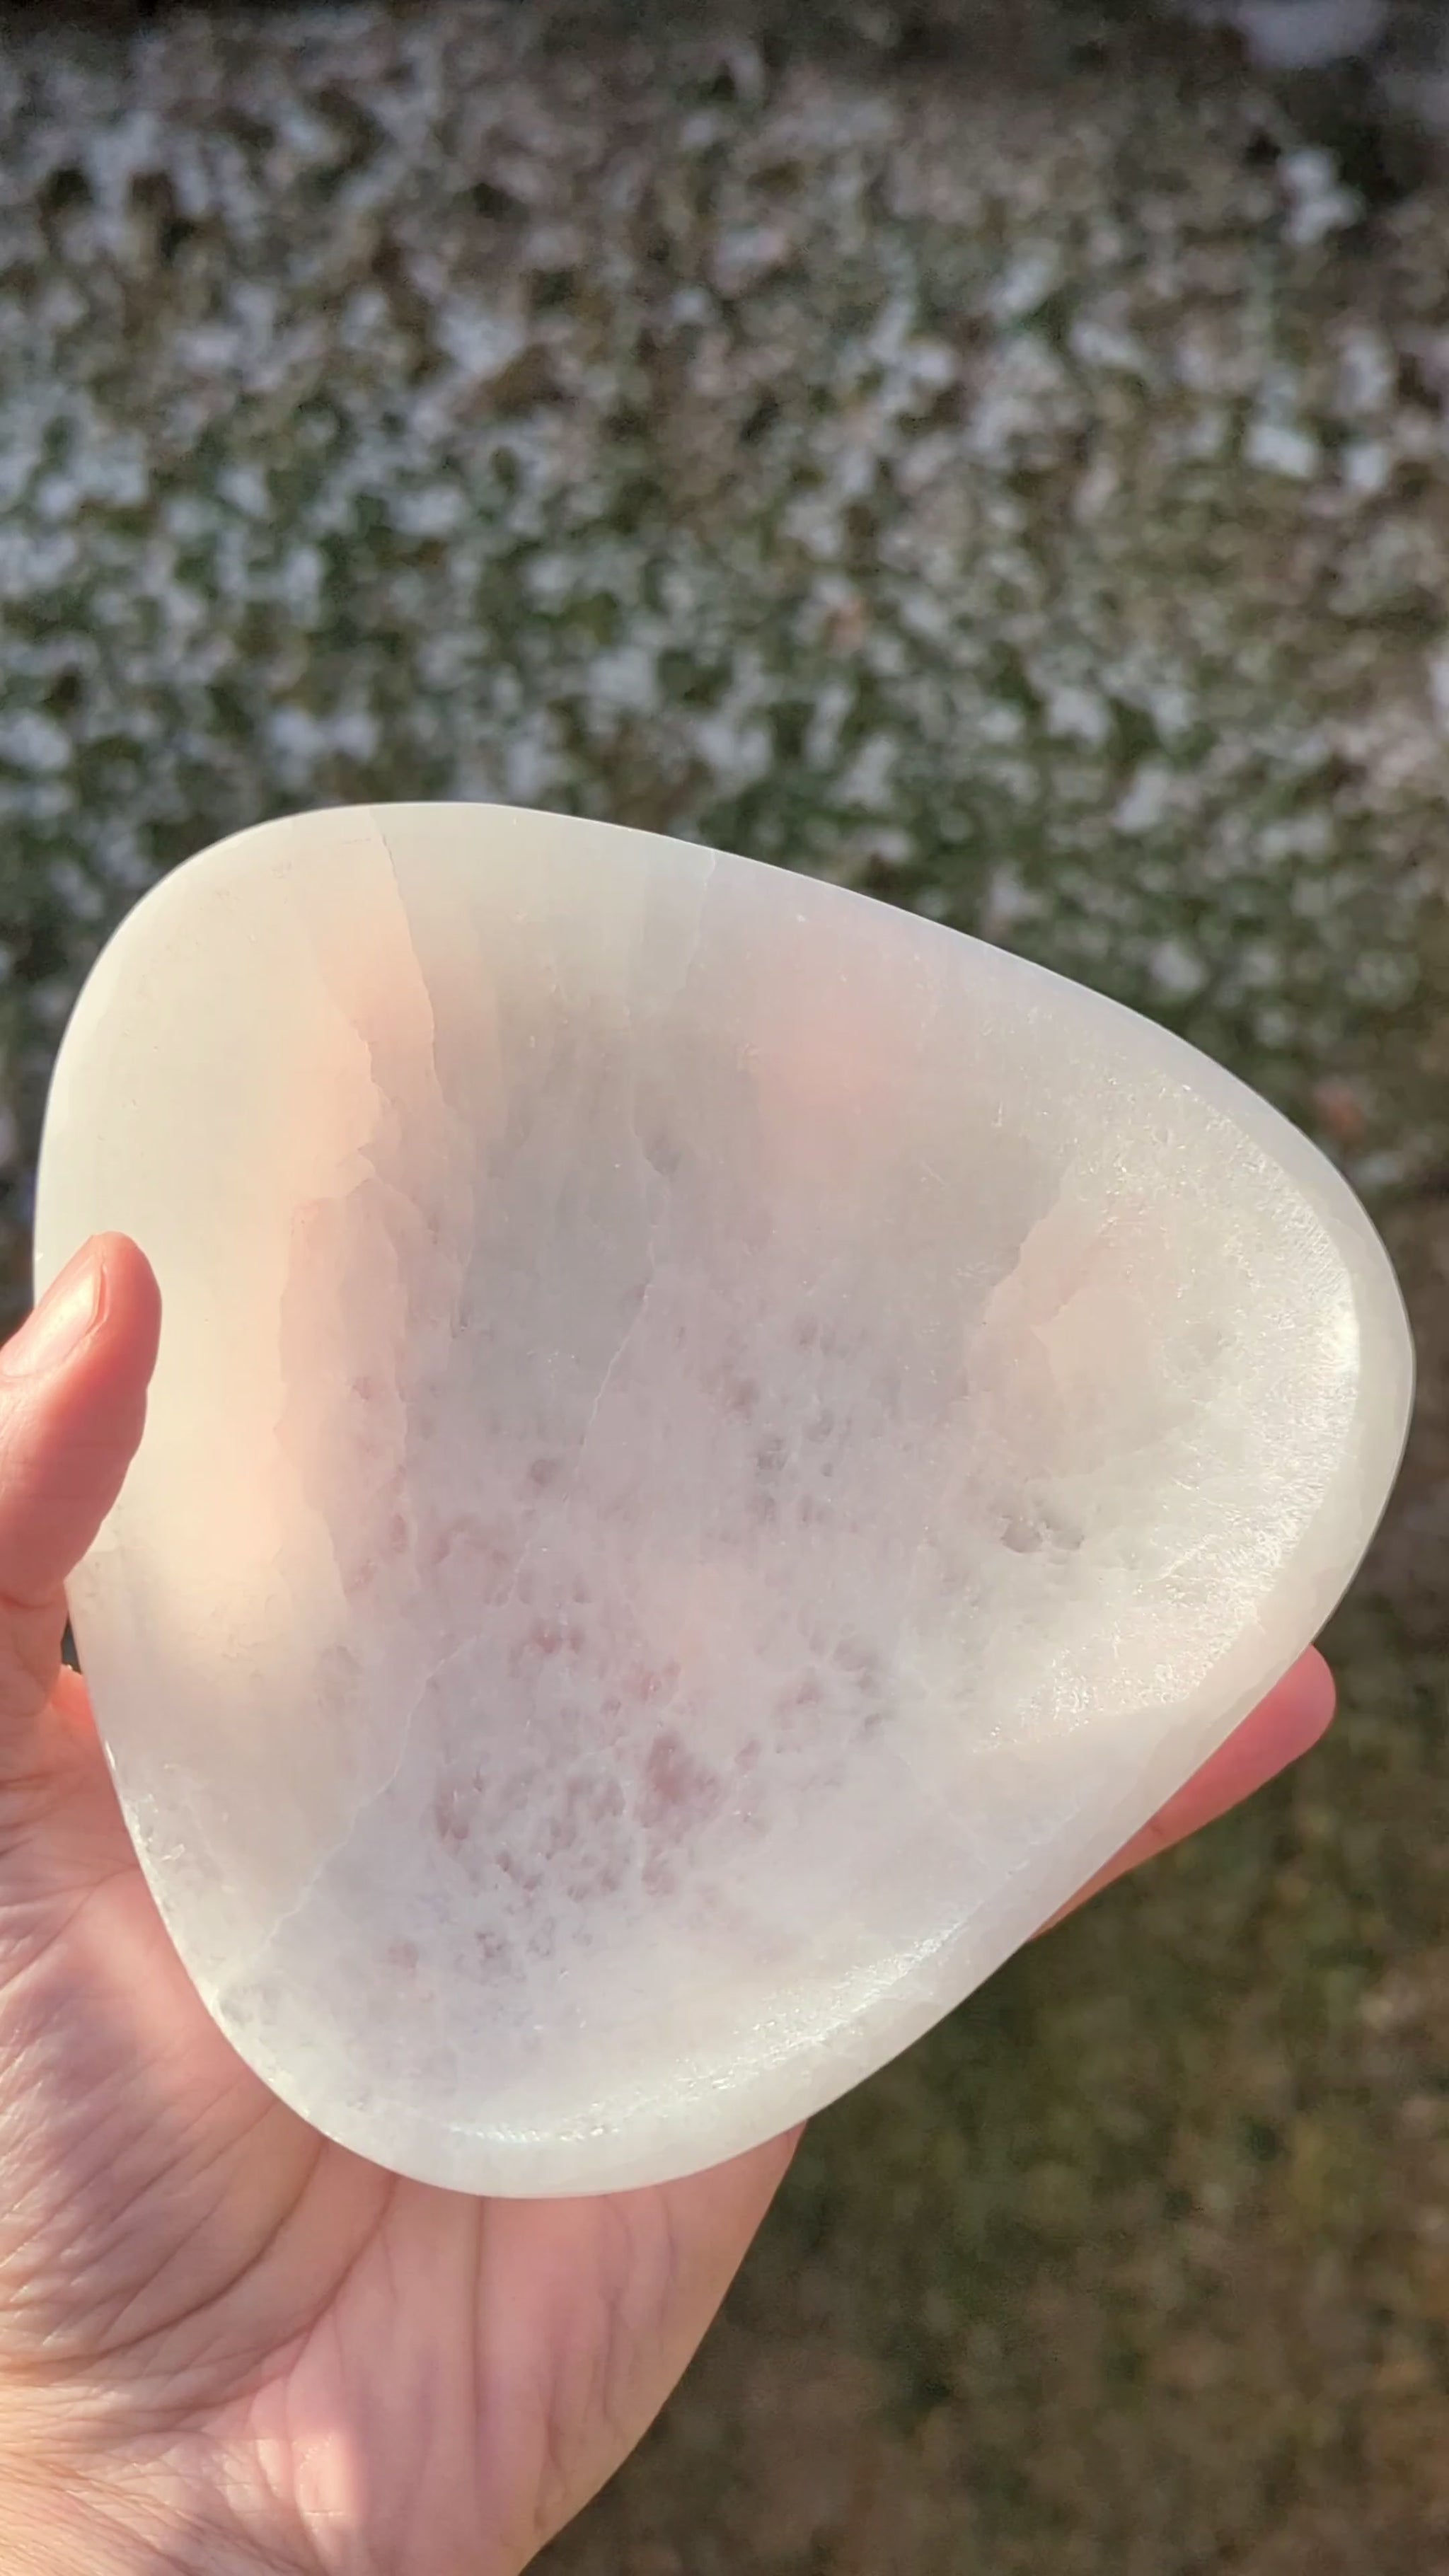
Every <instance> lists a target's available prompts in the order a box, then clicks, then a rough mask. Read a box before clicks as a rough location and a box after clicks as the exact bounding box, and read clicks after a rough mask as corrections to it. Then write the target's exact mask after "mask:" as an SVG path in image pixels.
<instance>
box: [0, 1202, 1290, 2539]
mask: <svg viewBox="0 0 1449 2576" xmlns="http://www.w3.org/2000/svg"><path fill="white" fill-rule="evenodd" d="M92 1292H94V1293H93V1294H92ZM67 1325H68V1327H69V1335H68V1336H67V1331H66V1330H65V1329H64V1328H65V1327H66V1326H67ZM159 1331H160V1304H159V1298H158V1294H157V1290H156V1285H155V1281H154V1279H153V1277H152V1275H151V1272H150V1270H149V1268H148V1266H147V1264H146V1261H145V1260H144V1258H143V1256H142V1255H141V1253H140V1252H139V1251H138V1250H137V1248H136V1247H135V1245H134V1244H132V1243H130V1242H128V1241H127V1240H126V1239H125V1238H124V1237H122V1236H119V1235H107V1236H100V1237H97V1238H96V1239H95V1240H94V1241H93V1242H92V1243H91V1244H90V1245H88V1246H86V1247H85V1248H84V1249H83V1250H82V1252H81V1253H79V1254H78V1255H77V1256H76V1260H75V1261H74V1262H73V1263H72V1264H71V1266H70V1269H69V1270H68V1271H66V1272H65V1273H63V1274H62V1277H61V1278H60V1279H59V1280H58V1281H57V1282H56V1283H55V1286H54V1287H53V1288H52V1290H51V1292H50V1294H49V1296H48V1297H47V1299H46V1300H45V1301H44V1303H43V1305H42V1306H41V1308H40V1309H38V1310H37V1313H36V1315H34V1316H32V1317H31V1318H30V1320H29V1322H28V1324H27V1325H26V1326H25V1327H23V1328H22V1330H21V1333H20V1334H19V1335H17V1336H16V1338H15V1340H14V1341H12V1342H11V1343H10V1344H8V1345H7V1346H6V1347H5V1349H4V1351H3V1352H0V2531H3V2532H4V2534H5V2539H6V2552H5V2566H6V2569H7V2571H8V2576H72V2571H74V2576H130V2571H133V2570H147V2571H152V2570H167V2571H176V2576H231V2571H233V2570H235V2571H242V2570H251V2569H258V2568H261V2569H274V2570H279V2571H280V2570H285V2571H293V2570H299V2571H326V2576H512V2571H514V2570H517V2569H519V2568H521V2567H522V2566H523V2565H525V2564H526V2562H527V2561H528V2560H529V2559H530V2558H531V2557H532V2556H533V2555H534V2553H535V2552H536V2551H537V2550H538V2549H539V2548H540V2547H541V2546H542V2545H543V2543H544V2542H545V2541H546V2540H547V2539H548V2538H549V2536H550V2535H551V2534H552V2533H553V2532H555V2531H556V2530H557V2529H558V2528H559V2527H560V2525H561V2524H563V2523H564V2522H566V2521H567V2520H568V2519H569V2517H570V2516H571V2515H573V2514H575V2513H577V2512H578V2510H579V2509H580V2507H581V2506H582V2505H583V2504H585V2503H586V2502H587V2500H588V2498H589V2497H590V2496H591V2495H593V2494H594V2493H595V2491H596V2490H597V2489H598V2487H599V2486H600V2485H601V2484H602V2483H603V2481H604V2480H605V2479H606V2478H607V2477H608V2476H609V2475H610V2474H611V2472H612V2471H613V2470H614V2469H615V2468H616V2467H617V2465H618V2464H619V2462H620V2461H621V2460H622V2459H623V2458H624V2457H625V2456H626V2454H627V2453H628V2451H629V2450H630V2449H631V2448H632V2447H633V2445H634V2444H635V2443H636V2442H637V2441H638V2439H639V2437H640V2435H641V2434H642V2433H643V2432H644V2430H645V2428H646V2426H647V2425H648V2423H649V2422H650V2420H651V2418H652V2417H653V2416H654V2414H655V2413H656V2412H657V2410H658V2408H659V2407H660V2406H661V2405H662V2404H663V2402H664V2400H665V2398H666V2397H667V2395H668V2393H669V2391H670V2389H671V2388H672V2387H673V2385H674V2383H675V2381H676V2380H677V2378H678V2377H679V2374H680V2372H681V2371H682V2370H683V2368H684V2366H685V2364H686V2362H687V2361H688V2359H689V2357H690V2355H691V2353H692V2352H693V2351H694V2349H695V2346H696V2345H697V2344H698V2342H699V2340H700V2337H701V2336H702V2335H703V2333H704V2331H705V2329H706V2327H707V2326H708V2324H709V2322H710V2319H711V2318H712V2316H713V2315H714V2312H715V2310H716V2308H717V2306H718V2304H719V2301H720V2299H721V2297H722V2296H723V2294H724V2291H725V2289H726V2286H727V2285H728V2283H729V2281H730V2278H731V2276H732V2275H733V2273H734V2271H735V2269H736V2267H737V2266H738V2264H739V2262H740V2260H741V2257H742V2256H743V2254H744V2252H745V2250H746V2247H747V2246H748V2245H749V2242H750V2239H751V2237H752V2236H753V2234H754V2232H755V2230H756V2228H757V2227H758V2226H759V2223H760V2221H761V2219H762V2218H763V2216H764V2214H765V2211H766V2209H767V2208H768V2206H769V2204H770V2201H771V2199H772V2197H773V2195H774V2192H775V2190H776V2188H777V2186H778V2184H779V2182H780V2180H781V2177H782V2176H783V2174H784V2172H785V2170H786V2167H787V2166H788V2164H789V2162H790V2158H791V2155H792V2153H793V2152H794V2148H795V2145H796V2143H797V2140H796V2138H794V2137H790V2138H784V2139H780V2140H778V2141H777V2142H776V2143H774V2144H773V2145H770V2146H766V2147H761V2148H759V2149H757V2150H756V2151H755V2152H754V2153H753V2154H751V2155H748V2156H743V2157H741V2158H739V2159H738V2160H737V2161H735V2162H734V2163H731V2164H728V2165H724V2166H721V2167H719V2168H717V2169H716V2170H715V2171H713V2172H711V2173H705V2174H700V2175H697V2176H695V2177H693V2178H692V2179H691V2180H689V2181H685V2182H678V2183H673V2184H670V2185H668V2186H666V2187H663V2188H660V2189H657V2190H651V2191H640V2192H632V2193H626V2194H622V2195H618V2196H615V2197H613V2198H605V2199H595V2200H574V2201H542V2202H522V2201H504V2202H487V2201H476V2200H470V2199H467V2198H464V2197H462V2196H460V2195H457V2194H452V2193H446V2192H440V2191H434V2190H429V2189H426V2188H423V2187H422V2186H419V2185H416V2184H412V2183H407V2182H401V2181H398V2180H396V2179H395V2178H393V2177H392V2176H390V2175H388V2174H385V2173H383V2172H381V2171H380V2170H379V2169H377V2168H376V2167H374V2166H370V2165H368V2164H365V2163H363V2162H362V2161H360V2160H359V2159H358V2158H357V2157H355V2156H352V2155H349V2154H347V2153H346V2152H344V2151H343V2150H342V2149H341V2148H338V2147H335V2146H332V2145H330V2144H328V2143H327V2142H326V2141H325V2140H324V2139H322V2138H321V2137H320V2136H318V2135H317V2133H316V2132H315V2131H313V2130H311V2129H309V2128H308V2127H307V2126H306V2125H305V2124H304V2123H303V2122H302V2121H300V2120H298V2119H296V2118H295V2117H294V2116H293V2115H292V2113H291V2112H289V2111H288V2110H286V2109H285V2108H284V2107H283V2106H282V2105H281V2104H280V2103H279V2102H278V2101H276V2100H275V2098H274V2097H273V2096H272V2095H271V2094H270V2093H269V2092H268V2091H267V2090H266V2088H265V2087H264V2086H263V2085H261V2084H260V2083H259V2082H258V2081H257V2080H256V2079H255V2077H253V2076H252V2075H250V2074H249V2073H248V2072H247V2070H246V2068H245V2067H244V2066H243V2065H242V2064H241V2062H240V2060H239V2059H238V2058H237V2057H236V2056H235V2054H234V2053H233V2051H232V2049H231V2048H230V2047H229V2046H228V2044H227V2042H226V2041H225V2040H224V2039H223V2038H222V2037H221V2035H220V2034H219V2032H218V2031H217V2030H216V2029H215V2028H214V2027H213V2025H212V2023H211V2021H210V2020H209V2018H208V2017H207V2015H206V2013H205V2011H204V2010H203V2008H202V2006H201V2004H200V2003H199V2001H198V2000H197V1998H196V1996H195V1994H194V1993H193V1992H192V1990H191V1987H190V1985H189V1983H188V1980H187V1978H186V1976H185V1974H184V1972H183V1970H182V1968H181V1967H180V1964H179V1962H178V1960H177V1958H176V1955H175V1952H174V1951H173V1949H172V1947H171V1944H170V1942H169V1940H168V1938H167V1935H166V1933H165V1931H164V1930H163V1928H162V1925H161V1923H160V1920H159V1918H158V1916H157V1914H156V1912H155V1909H154V1907H153V1906H152V1904H151V1900H150V1898H149V1896H148V1894H147V1891H146V1888H145V1885H144V1883H143V1881H142V1878H141V1876H140V1872H139V1870H138V1868H137V1866H136V1863H135V1859H134V1857H133V1854H132V1851H131V1847H130V1843H129V1840H128V1837H127V1834H126V1831H125V1827H124V1825H123V1823H122V1820H121V1816H120V1813H119V1810H118V1808H117V1806H116V1802H115V1798H114V1795H113V1792H112V1789H111V1785H110V1779H109V1775H108V1773H107V1770H106V1767H105V1763H104V1760H103V1758H102V1755H101V1752H100V1748H99V1745H98V1743H97V1740H96V1737H95V1734H94V1731H93V1728H92V1724H91V1718H90V1711H89V1706H88V1702H87V1697H86V1690H85V1685H84V1683H83V1682H82V1680H81V1679H80V1676H79V1675H78V1674H76V1673H74V1672H71V1671H69V1670H67V1669H65V1668H64V1667H63V1666H62V1663H61V1641H62V1634H63V1629H64V1622H65V1593H64V1586H65V1581H66V1577H67V1575H68V1573H69V1571H70V1569H71V1568H72V1566H73V1565H74V1564H75V1563H76V1561H77V1560H78V1558H79V1557H80V1556H81V1555H82V1554H83V1553H84V1551H85V1549H86V1548H87V1547H88V1546H89V1544H90V1541H91V1539H92V1538H93V1536H94V1534H95V1531H96V1529H97V1527H98V1525H99V1523H100V1521H101V1520H102V1518H103V1517H104V1515H105V1513H106V1512H107V1511H108V1510H109V1508H110V1505H111V1503H112V1501H113V1500H114V1498H115V1496H116V1494H117V1492H118V1490H119V1488H120V1485H121V1481H122V1478H123V1477H124V1475H125V1473H126V1469H127V1466H128V1464H129V1462H130V1459H131V1457H132V1455H133V1453H134V1451H135V1448H136V1445H137V1443H138V1441H139V1439H140V1435H141V1429H142V1423H143V1419H144V1413H145V1392H146V1386H147V1383H148V1380H149V1378H150V1375H151V1371H152V1367H153V1365H154V1361H155V1355H156V1347H157V1339H158V1335H159ZM67 1339H68V1347H67V1346H66V1344H67ZM1332 1705H1333V1687H1332V1683H1331V1681H1330V1679H1329V1676H1328V1673H1327V1670H1326V1667H1325V1666H1324V1664H1323V1662H1322V1660H1321V1659H1320V1658H1319V1657H1318V1656H1317V1655H1316V1654H1313V1653H1310V1654H1308V1655H1306V1656H1305V1657H1304V1658H1303V1660H1302V1661H1301V1662H1300V1663H1299V1664H1298V1665H1296V1666H1295V1668H1294V1670H1293V1671H1292V1672H1291V1673H1290V1674H1289V1675H1288V1676H1287V1678H1286V1679H1285V1680H1284V1681H1283V1682H1282V1683H1280V1684H1279V1686H1278V1687H1277V1689H1275V1690H1274V1691H1273V1693H1272V1694H1271V1696H1270V1697H1269V1698H1268V1699H1267V1700H1266V1701H1265V1702H1264V1704H1263V1705H1262V1706H1261V1707H1260V1708H1259V1709H1258V1710H1257V1712H1256V1714H1255V1715H1254V1716H1253V1717H1252V1718H1250V1719H1249V1720H1248V1721H1247V1722H1246V1723H1245V1724H1244V1725H1243V1726H1242V1727H1241V1728H1240V1729H1239V1730H1238V1733H1237V1734H1236V1735H1235V1736H1234V1737H1233V1738H1232V1740H1231V1742H1230V1743H1229V1744H1227V1745H1226V1746H1225V1747H1224V1748H1223V1749H1222V1751H1221V1752H1219V1753H1218V1754H1217V1755H1216V1756H1215V1758H1214V1759H1213V1761H1212V1762H1210V1763H1209V1764H1208V1766H1207V1768H1206V1769H1205V1770H1204V1771H1202V1772H1201V1773H1200V1774H1199V1775H1198V1777H1197V1778H1196V1779H1195V1780H1194V1781H1193V1782H1192V1783H1191V1784H1190V1786H1189V1787H1188V1788H1186V1789H1184V1790H1183V1791H1182V1792H1181V1793H1180V1795H1179V1796H1178V1797H1176V1798H1174V1799H1173V1800H1172V1801H1171V1803H1170V1805H1169V1806H1168V1807H1166V1808H1165V1809H1164V1810H1163V1812H1162V1814H1161V1815H1160V1816H1158V1817H1157V1818H1156V1819H1155V1820H1154V1822H1153V1823H1152V1824H1151V1825H1150V1826H1149V1827H1148V1828H1147V1829H1146V1831H1145V1832H1144V1833H1142V1834H1141V1835H1139V1836H1138V1837H1137V1838H1136V1840H1135V1841H1134V1842H1133V1843H1132V1845H1131V1846H1130V1847H1129V1848H1128V1849H1127V1850H1126V1851H1124V1852H1123V1853H1122V1854H1121V1855H1120V1857H1119V1859H1118V1861H1117V1862H1116V1863H1115V1865H1114V1866H1113V1868H1112V1869H1110V1870H1108V1871H1106V1872H1105V1873H1104V1874H1103V1878H1102V1879H1101V1880H1099V1881H1096V1882H1094V1887H1093V1888H1089V1889H1085V1890H1083V1896H1086V1895H1090V1894H1092V1893H1093V1892H1094V1889H1095V1886H1098V1885H1101V1884H1104V1883H1105V1881H1106V1880H1107V1879H1108V1878H1112V1877H1115V1876H1117V1875H1118V1874H1119V1873H1120V1872H1121V1871H1123V1870H1126V1869H1130V1868H1132V1867H1134V1866H1135V1865H1136V1864H1137V1863H1138V1862H1139V1861H1141V1860H1144V1859H1146V1858H1148V1857H1150V1855H1151V1854H1152V1853H1153V1852H1155V1851H1159V1850H1162V1849H1165V1848H1166V1847H1167V1846H1168V1845H1169V1844H1171V1843H1174V1842H1176V1841H1178V1840H1180V1839H1181V1838H1182V1837H1183V1836H1184V1835H1186V1834H1189V1833H1191V1832H1193V1831H1195V1830H1196V1829H1197V1827H1199V1826H1200V1825H1203V1824H1206V1823H1207V1822H1209V1821H1210V1820H1211V1819H1212V1818H1213V1817H1215V1816H1217V1815H1220V1814H1222V1813H1223V1812H1224V1810H1225V1809H1227V1808H1228V1807H1230V1806H1232V1805H1234V1804H1236V1802H1237V1801H1238V1800H1239V1799H1240V1798H1243V1797H1246V1796H1247V1795H1248V1794H1249V1793H1250V1792H1251V1791H1252V1790H1253V1789H1255V1788H1257V1787H1258V1786H1259V1785H1260V1784H1261V1783H1262V1782H1263V1781H1264V1780H1266V1779H1268V1778H1269V1777H1270V1776H1271V1775H1272V1774H1273V1773H1274V1772H1276V1771H1278V1770H1280V1769H1281V1768H1282V1767H1283V1766H1284V1764H1285V1763H1287V1762H1290V1761H1292V1760H1293V1759H1294V1758H1295V1757H1296V1756H1297V1755H1298V1754H1300V1753H1302V1752H1304V1751H1305V1750H1306V1749H1307V1747H1308V1746H1309V1745H1311V1744H1312V1743H1313V1742H1315V1741H1316V1739H1317V1738H1318V1736H1319V1735H1321V1734H1322V1732H1323V1730H1324V1728H1325V1727H1326V1726H1327V1724H1328V1722H1329V1718H1330V1716H1331V1714H1332ZM1077 1901H1078V1902H1081V1901H1082V1900H1081V1899H1080V1898H1079V1899H1078V1900H1077Z"/></svg>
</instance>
